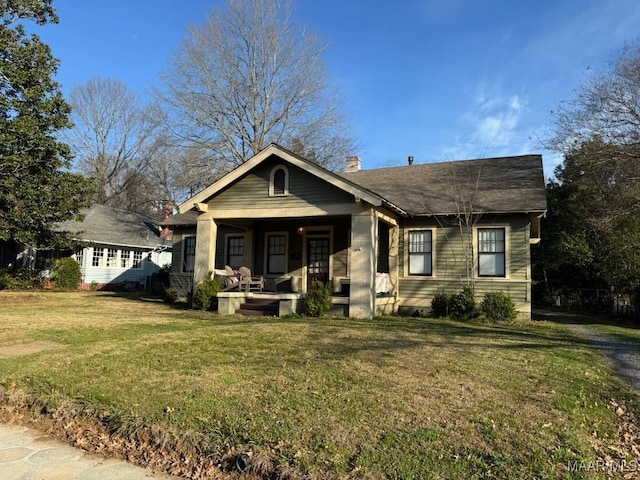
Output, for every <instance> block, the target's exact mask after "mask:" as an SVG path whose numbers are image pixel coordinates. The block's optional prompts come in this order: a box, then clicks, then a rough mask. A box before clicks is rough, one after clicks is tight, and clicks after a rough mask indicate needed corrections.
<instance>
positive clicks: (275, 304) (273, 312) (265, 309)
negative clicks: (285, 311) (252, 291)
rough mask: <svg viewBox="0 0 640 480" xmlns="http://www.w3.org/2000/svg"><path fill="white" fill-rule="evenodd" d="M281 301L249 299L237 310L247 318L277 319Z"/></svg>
mask: <svg viewBox="0 0 640 480" xmlns="http://www.w3.org/2000/svg"><path fill="white" fill-rule="evenodd" d="M279 307H280V300H278V299H270V298H247V301H246V302H245V303H243V304H241V305H240V308H239V309H237V310H236V313H237V314H239V315H244V316H245V317H277V316H278V310H279Z"/></svg>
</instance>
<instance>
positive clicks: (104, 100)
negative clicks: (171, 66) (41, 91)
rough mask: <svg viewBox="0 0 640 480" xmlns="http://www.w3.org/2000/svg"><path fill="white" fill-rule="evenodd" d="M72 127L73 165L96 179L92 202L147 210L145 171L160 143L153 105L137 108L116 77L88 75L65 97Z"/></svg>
mask: <svg viewBox="0 0 640 480" xmlns="http://www.w3.org/2000/svg"><path fill="white" fill-rule="evenodd" d="M70 103H71V105H72V107H73V112H72V115H71V119H72V121H73V123H74V126H73V128H72V129H71V130H69V131H68V132H67V141H68V142H69V144H70V145H71V147H72V150H73V153H74V155H75V162H76V168H77V169H78V170H79V171H80V172H81V173H83V174H84V175H85V176H87V177H91V178H93V179H94V181H95V183H96V189H97V191H96V196H95V199H94V200H95V201H96V202H97V203H101V204H113V205H118V206H120V207H123V208H128V209H131V210H138V211H145V212H148V211H149V210H150V208H152V207H151V206H150V205H149V202H154V201H157V200H162V199H155V200H154V198H153V197H155V193H154V192H153V191H152V190H153V189H152V185H151V183H150V182H149V181H148V177H147V175H148V174H149V170H150V168H151V167H152V166H153V164H154V159H155V158H156V156H157V155H158V154H159V152H160V149H161V147H163V142H161V141H160V137H159V135H158V134H159V128H160V125H161V122H160V119H161V117H162V115H161V113H160V111H159V109H158V108H157V107H151V106H141V105H140V103H139V101H138V98H137V97H136V95H135V94H134V93H132V92H131V91H130V90H129V89H128V88H127V86H126V84H124V83H123V82H121V81H119V80H114V79H108V78H93V79H91V80H89V81H88V82H87V83H85V84H82V85H77V86H75V87H74V88H73V89H72V91H71V95H70Z"/></svg>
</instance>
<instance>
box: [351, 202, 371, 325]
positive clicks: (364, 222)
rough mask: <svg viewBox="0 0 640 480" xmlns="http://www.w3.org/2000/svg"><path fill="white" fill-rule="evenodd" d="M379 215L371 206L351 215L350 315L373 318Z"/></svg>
mask: <svg viewBox="0 0 640 480" xmlns="http://www.w3.org/2000/svg"><path fill="white" fill-rule="evenodd" d="M377 245H378V219H377V218H376V216H375V214H374V211H373V210H372V209H367V210H366V211H363V212H361V213H355V214H353V215H352V216H351V268H350V272H351V278H350V283H351V285H350V294H349V316H350V317H354V318H373V317H374V315H375V311H376V304H375V302H376V258H377V252H376V249H377Z"/></svg>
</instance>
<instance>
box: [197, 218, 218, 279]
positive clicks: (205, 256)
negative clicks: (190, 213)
mask: <svg viewBox="0 0 640 480" xmlns="http://www.w3.org/2000/svg"><path fill="white" fill-rule="evenodd" d="M217 235H218V226H217V225H216V222H215V221H214V220H213V219H212V218H203V219H200V218H198V225H197V229H196V258H195V265H194V269H193V285H194V286H195V285H198V283H200V282H201V281H202V280H203V279H204V278H205V277H206V276H207V274H208V273H209V272H210V271H213V269H214V268H215V260H216V237H217Z"/></svg>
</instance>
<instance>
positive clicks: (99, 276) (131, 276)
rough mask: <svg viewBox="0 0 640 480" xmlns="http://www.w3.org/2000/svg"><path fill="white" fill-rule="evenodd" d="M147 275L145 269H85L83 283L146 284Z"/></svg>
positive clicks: (91, 267)
mask: <svg viewBox="0 0 640 480" xmlns="http://www.w3.org/2000/svg"><path fill="white" fill-rule="evenodd" d="M145 278H146V274H145V271H144V269H142V268H137V269H132V268H130V269H125V268H107V267H93V266H89V267H86V268H85V272H84V275H83V279H82V281H83V283H92V282H96V283H124V282H133V283H144V282H145Z"/></svg>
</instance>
